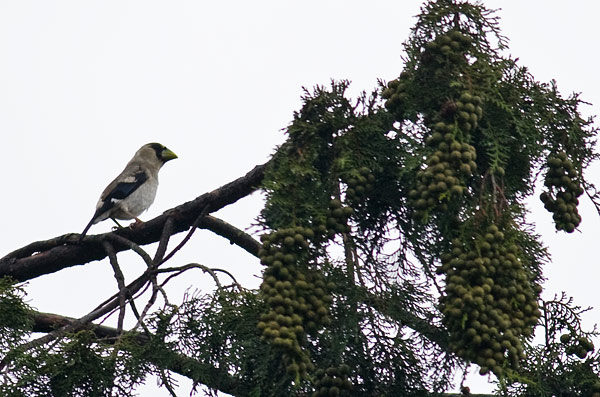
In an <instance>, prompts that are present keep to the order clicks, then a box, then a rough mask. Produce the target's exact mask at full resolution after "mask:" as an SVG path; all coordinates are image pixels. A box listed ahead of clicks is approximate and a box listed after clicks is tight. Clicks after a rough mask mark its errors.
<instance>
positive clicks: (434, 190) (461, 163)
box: [408, 122, 477, 218]
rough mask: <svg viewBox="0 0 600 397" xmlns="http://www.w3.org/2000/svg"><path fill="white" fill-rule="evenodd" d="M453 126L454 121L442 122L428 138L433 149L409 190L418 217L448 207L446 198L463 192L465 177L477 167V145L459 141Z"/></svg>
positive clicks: (459, 195)
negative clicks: (414, 184)
mask: <svg viewBox="0 0 600 397" xmlns="http://www.w3.org/2000/svg"><path fill="white" fill-rule="evenodd" d="M453 130H454V126H453V125H451V124H448V123H444V122H439V123H437V124H435V126H434V128H433V133H432V134H431V135H430V136H429V137H428V138H427V140H426V142H425V143H426V144H427V146H429V147H431V148H432V149H433V153H432V154H431V155H429V156H428V157H427V159H426V164H427V167H426V168H425V169H424V170H420V171H418V172H417V186H416V187H415V188H414V189H411V190H410V191H409V193H408V197H409V199H410V200H411V201H412V203H413V206H414V207H415V209H416V212H415V216H416V217H417V218H422V217H423V215H424V214H425V212H426V211H428V210H430V209H434V208H435V209H439V210H442V211H445V210H447V204H446V203H447V201H449V200H450V199H452V198H453V197H461V196H462V195H463V193H464V192H465V189H466V187H465V182H464V181H465V179H467V178H469V177H471V176H472V175H473V173H474V172H475V171H476V170H477V164H476V163H475V159H476V158H477V154H476V152H475V148H474V147H473V146H472V145H470V144H468V143H466V142H460V141H459V140H458V139H457V138H456V137H455V134H454V131H453Z"/></svg>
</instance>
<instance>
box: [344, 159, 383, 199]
mask: <svg viewBox="0 0 600 397" xmlns="http://www.w3.org/2000/svg"><path fill="white" fill-rule="evenodd" d="M346 174H347V175H348V176H347V177H343V178H342V182H344V183H345V184H346V185H347V186H348V188H347V189H346V200H347V201H348V202H349V203H351V204H354V205H356V204H359V203H360V202H361V201H362V200H364V198H365V197H366V196H368V194H369V193H371V192H372V191H373V184H374V183H375V175H374V174H373V173H372V172H371V170H370V169H369V168H368V167H361V168H359V169H358V170H348V172H347V173H346ZM348 208H349V207H348Z"/></svg>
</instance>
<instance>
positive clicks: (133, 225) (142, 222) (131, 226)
mask: <svg viewBox="0 0 600 397" xmlns="http://www.w3.org/2000/svg"><path fill="white" fill-rule="evenodd" d="M134 219H135V222H133V223H132V224H130V225H129V228H130V229H136V228H138V227H140V226H142V225H143V224H144V221H142V220H141V219H139V218H134Z"/></svg>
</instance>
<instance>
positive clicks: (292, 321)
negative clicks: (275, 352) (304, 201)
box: [258, 199, 353, 379]
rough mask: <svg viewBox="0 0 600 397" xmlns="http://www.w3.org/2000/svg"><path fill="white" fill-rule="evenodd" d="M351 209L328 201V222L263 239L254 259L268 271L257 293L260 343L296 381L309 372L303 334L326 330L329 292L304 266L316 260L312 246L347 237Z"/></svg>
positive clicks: (284, 230) (314, 272) (319, 276)
mask: <svg viewBox="0 0 600 397" xmlns="http://www.w3.org/2000/svg"><path fill="white" fill-rule="evenodd" d="M352 213H353V210H352V208H351V207H345V206H343V205H342V202H341V201H340V200H338V199H334V200H331V201H330V203H329V208H328V216H327V218H326V220H325V221H324V222H315V226H314V227H300V226H298V227H290V228H282V229H279V230H277V231H274V232H272V233H268V234H264V235H262V236H261V242H262V249H261V250H260V251H259V253H258V255H259V257H260V262H261V264H263V265H265V266H266V268H265V270H264V273H263V282H262V284H261V286H260V290H261V291H262V293H263V295H264V296H265V302H266V303H267V306H268V308H269V310H268V311H267V312H266V313H263V314H262V315H261V317H260V322H259V323H258V328H259V330H260V331H261V333H262V336H263V338H264V339H266V340H268V341H270V342H271V343H272V344H273V345H274V346H276V347H278V348H280V349H281V350H282V351H283V359H284V362H285V363H286V365H287V372H288V373H289V374H290V375H291V376H293V377H294V378H296V379H299V378H307V373H308V372H310V371H311V370H312V369H313V365H312V363H311V361H310V357H309V356H308V351H307V350H306V349H304V348H303V345H304V343H305V340H306V335H307V334H313V333H315V332H317V331H318V330H319V329H321V328H322V327H323V326H326V325H329V323H330V321H331V320H330V318H329V305H330V304H331V302H332V297H331V295H330V291H331V290H332V289H333V288H334V285H332V284H331V285H328V284H326V282H325V279H324V277H323V274H322V273H321V272H320V271H318V270H316V269H310V268H309V267H308V266H307V263H308V261H309V258H311V257H313V256H314V252H313V251H312V250H313V248H312V247H311V242H313V243H319V242H322V241H324V240H325V239H327V238H333V237H334V236H335V235H336V234H337V233H345V232H347V231H348V217H349V216H350V215H352Z"/></svg>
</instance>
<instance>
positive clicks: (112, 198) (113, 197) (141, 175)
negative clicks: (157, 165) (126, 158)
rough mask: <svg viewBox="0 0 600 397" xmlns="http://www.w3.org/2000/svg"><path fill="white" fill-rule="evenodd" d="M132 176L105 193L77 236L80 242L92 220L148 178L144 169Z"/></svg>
mask: <svg viewBox="0 0 600 397" xmlns="http://www.w3.org/2000/svg"><path fill="white" fill-rule="evenodd" d="M133 178H134V180H133V182H119V183H117V185H116V186H115V187H114V189H113V190H111V191H110V192H109V193H108V194H107V195H106V197H105V198H104V202H103V203H102V206H101V207H100V208H98V209H97V210H96V212H95V213H94V216H93V217H92V220H91V221H90V223H88V224H87V226H86V227H85V229H84V230H83V232H82V233H81V236H80V237H79V241H80V242H81V240H83V237H84V236H85V235H86V233H87V231H88V229H89V228H90V227H91V226H92V225H93V223H94V221H95V220H96V218H97V217H98V216H99V215H101V214H104V213H105V212H106V211H108V210H110V209H111V208H112V207H114V206H115V204H116V203H117V201H118V200H123V199H124V198H126V197H128V196H129V195H130V194H131V193H133V192H135V191H136V190H137V188H139V187H140V186H142V184H143V183H144V182H146V180H147V179H148V175H146V173H145V172H144V171H139V172H137V173H136V174H135V175H134V176H133Z"/></svg>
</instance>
